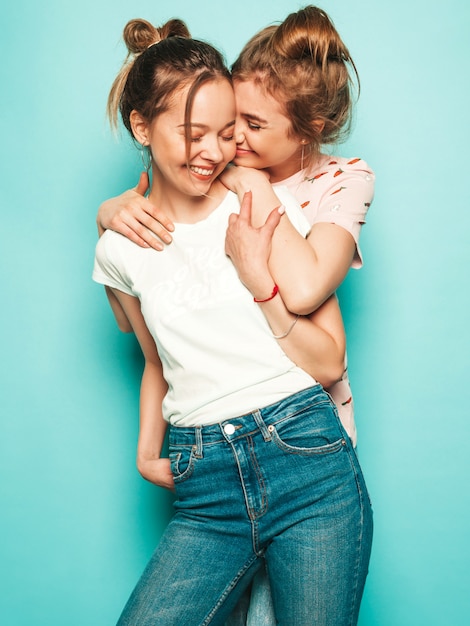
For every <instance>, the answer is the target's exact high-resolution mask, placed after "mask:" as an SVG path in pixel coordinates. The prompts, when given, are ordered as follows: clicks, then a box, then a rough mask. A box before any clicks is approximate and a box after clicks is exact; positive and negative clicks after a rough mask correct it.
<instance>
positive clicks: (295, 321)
mask: <svg viewBox="0 0 470 626" xmlns="http://www.w3.org/2000/svg"><path fill="white" fill-rule="evenodd" d="M299 317H300V315H297V317H296V318H295V320H294V321H293V322H292V324H291V325H290V326H289V328H288V329H287V331H286V332H285V333H283V334H282V335H273V337H274V339H284V337H287V335H288V334H289V333H290V331H291V330H292V329H293V328H294V326H295V325H296V324H297V322H298V321H299Z"/></svg>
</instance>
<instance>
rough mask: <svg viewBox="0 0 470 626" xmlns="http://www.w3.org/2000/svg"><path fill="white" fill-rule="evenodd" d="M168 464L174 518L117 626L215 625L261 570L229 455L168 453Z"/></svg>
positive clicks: (210, 451) (223, 452)
mask: <svg viewBox="0 0 470 626" xmlns="http://www.w3.org/2000/svg"><path fill="white" fill-rule="evenodd" d="M170 458H171V459H172V470H173V475H174V478H175V488H176V500H175V510H176V513H175V516H174V517H173V519H172V520H171V522H170V524H169V525H168V527H167V529H166V531H165V533H164V535H163V537H162V540H161V542H160V544H159V546H158V548H157V550H156V551H155V553H154V555H153V557H152V559H151V560H150V562H149V564H148V566H147V568H146V569H145V571H144V573H143V575H142V577H141V579H140V581H139V582H138V584H137V586H136V588H135V589H134V592H133V593H132V595H131V597H130V599H129V601H128V603H127V605H126V607H125V609H124V611H123V614H122V616H121V619H120V621H119V626H125V625H126V626H129V625H132V626H150V625H152V626H154V625H155V624H158V625H159V626H181V625H182V624H191V626H202V625H206V624H211V626H216V625H219V624H220V625H221V624H223V623H224V621H225V619H227V618H228V616H229V614H230V612H231V611H232V609H233V608H234V606H235V604H236V602H237V600H238V599H239V597H240V596H241V595H242V594H243V591H244V589H245V588H246V587H247V586H248V585H249V583H250V580H251V578H252V577H253V576H254V574H255V573H256V571H257V569H258V568H259V567H260V565H261V562H260V558H259V557H258V556H257V555H255V554H254V552H253V543H252V532H251V524H250V520H249V518H248V515H247V513H246V506H245V500H244V495H243V490H242V489H241V485H240V480H239V477H238V473H237V471H236V466H235V463H234V460H233V455H232V454H231V452H230V449H229V450H228V452H227V451H226V450H225V448H222V449H219V446H212V447H210V446H209V447H208V448H205V449H204V452H203V454H199V455H195V454H194V450H193V449H192V448H191V447H190V448H189V449H187V448H184V447H181V448H178V447H171V448H170ZM215 476H217V480H214V477H215Z"/></svg>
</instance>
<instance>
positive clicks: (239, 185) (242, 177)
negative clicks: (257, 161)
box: [219, 163, 269, 201]
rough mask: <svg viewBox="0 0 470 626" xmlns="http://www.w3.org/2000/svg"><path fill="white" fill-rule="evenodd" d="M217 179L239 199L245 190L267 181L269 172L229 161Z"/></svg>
mask: <svg viewBox="0 0 470 626" xmlns="http://www.w3.org/2000/svg"><path fill="white" fill-rule="evenodd" d="M219 180H220V181H221V182H222V184H223V185H225V187H227V189H230V191H233V192H235V193H236V194H238V197H239V198H240V201H241V200H242V197H243V194H244V193H245V192H246V191H249V190H250V189H254V188H255V187H256V186H257V185H259V184H263V183H264V184H266V181H268V182H269V174H268V173H267V172H265V171H264V170H255V169H254V168H252V167H243V166H241V165H233V164H232V163H229V164H228V165H227V167H226V168H225V169H224V171H223V172H222V174H220V176H219Z"/></svg>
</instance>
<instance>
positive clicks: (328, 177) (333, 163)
mask: <svg viewBox="0 0 470 626" xmlns="http://www.w3.org/2000/svg"><path fill="white" fill-rule="evenodd" d="M303 180H304V182H306V183H312V184H318V185H321V186H325V187H330V186H332V187H334V186H337V185H338V183H341V182H342V181H344V180H357V181H362V182H363V183H364V186H365V187H373V185H374V181H375V174H374V172H373V170H372V168H371V167H370V166H369V165H368V164H367V163H366V162H365V161H364V160H363V159H361V158H360V157H352V158H347V157H337V156H326V155H323V157H322V158H321V159H320V160H319V161H318V162H317V163H315V164H314V165H313V166H312V167H311V168H310V169H309V170H306V171H305V173H304V176H303Z"/></svg>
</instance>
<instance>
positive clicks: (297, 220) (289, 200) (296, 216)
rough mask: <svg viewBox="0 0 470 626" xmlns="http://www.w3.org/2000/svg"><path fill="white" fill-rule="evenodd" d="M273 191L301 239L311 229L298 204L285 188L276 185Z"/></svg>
mask: <svg viewBox="0 0 470 626" xmlns="http://www.w3.org/2000/svg"><path fill="white" fill-rule="evenodd" d="M274 191H275V193H276V195H277V197H278V198H279V200H280V202H281V203H282V204H283V205H284V206H285V208H286V215H287V217H288V218H289V220H290V222H291V223H292V225H293V226H294V228H295V229H296V230H298V231H299V233H300V234H301V235H302V236H303V237H306V236H307V235H308V233H309V232H310V228H311V227H310V223H309V221H308V220H307V218H306V217H305V215H304V212H303V211H302V209H301V207H300V204H299V203H298V202H297V200H296V199H295V197H294V196H293V195H292V193H291V192H290V191H289V189H288V188H287V187H284V186H283V185H279V186H278V185H276V187H275V189H274Z"/></svg>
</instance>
